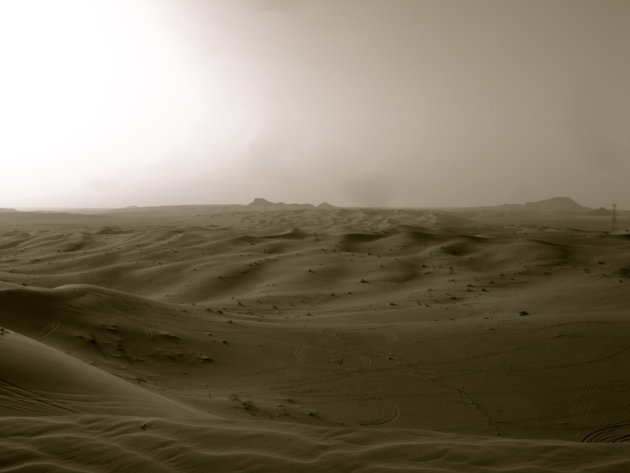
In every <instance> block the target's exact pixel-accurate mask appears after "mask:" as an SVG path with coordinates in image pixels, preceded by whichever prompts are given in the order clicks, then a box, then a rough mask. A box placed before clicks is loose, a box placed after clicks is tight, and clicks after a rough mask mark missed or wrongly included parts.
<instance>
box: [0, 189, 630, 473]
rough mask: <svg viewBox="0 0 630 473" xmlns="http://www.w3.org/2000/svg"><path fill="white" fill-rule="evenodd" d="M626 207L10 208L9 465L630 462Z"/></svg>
mask: <svg viewBox="0 0 630 473" xmlns="http://www.w3.org/2000/svg"><path fill="white" fill-rule="evenodd" d="M628 220H630V217H629V215H628V214H627V213H624V212H619V215H618V222H619V229H618V231H616V232H611V231H610V230H611V216H610V213H609V212H608V211H607V210H606V209H599V210H592V209H585V208H582V207H580V206H579V205H578V204H576V203H575V202H573V201H571V200H570V199H566V198H565V199H550V200H548V201H543V202H538V203H532V204H527V205H515V206H498V207H488V208H477V209H437V210H436V209H392V208H338V207H334V206H332V205H327V204H323V205H320V206H312V205H289V204H274V203H271V202H268V201H266V200H264V199H256V200H254V201H253V202H252V203H251V204H250V205H215V206H211V205H199V206H172V207H168V206H165V207H132V208H125V209H113V210H94V209H83V210H80V209H77V210H74V211H71V210H69V211H63V212H61V211H55V212H52V211H49V212H32V211H19V212H18V211H9V210H7V211H3V212H0V327H2V328H1V329H0V416H2V417H1V418H0V472H59V473H61V472H113V471H116V472H134V473H138V472H145V471H146V472H173V473H175V472H209V471H213V472H215V471H216V472H223V471H225V472H283V471H286V472H298V471H305V472H311V471H327V472H332V471H335V472H345V471H348V472H349V471H352V472H389V471H392V472H394V471H418V472H545V473H547V472H611V473H618V472H619V473H620V472H625V471H630V447H629V446H628V443H627V441H628V440H629V439H630V234H629V233H627V232H626V231H625V230H624V228H623V227H624V225H626V221H628Z"/></svg>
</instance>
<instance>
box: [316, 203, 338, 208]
mask: <svg viewBox="0 0 630 473" xmlns="http://www.w3.org/2000/svg"><path fill="white" fill-rule="evenodd" d="M317 208H318V209H320V210H331V209H336V208H337V207H335V206H334V205H331V204H329V203H328V202H322V203H321V204H319V205H318V206H317Z"/></svg>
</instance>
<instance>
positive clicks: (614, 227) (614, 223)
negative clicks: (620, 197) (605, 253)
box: [610, 204, 617, 233]
mask: <svg viewBox="0 0 630 473" xmlns="http://www.w3.org/2000/svg"><path fill="white" fill-rule="evenodd" d="M612 209H613V213H612V225H611V228H610V233H614V232H615V231H617V204H613V206H612Z"/></svg>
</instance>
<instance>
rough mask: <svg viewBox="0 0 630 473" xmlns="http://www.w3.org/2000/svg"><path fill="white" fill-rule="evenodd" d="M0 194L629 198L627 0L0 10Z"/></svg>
mask: <svg viewBox="0 0 630 473" xmlns="http://www.w3.org/2000/svg"><path fill="white" fill-rule="evenodd" d="M0 70H2V74H1V75H0V162H1V168H0V170H1V172H0V207H119V206H127V205H161V204H188V203H190V204H194V203H247V202H248V201H250V200H251V199H253V198H254V197H259V196H261V197H266V198H268V199H270V200H274V201H285V202H313V203H318V202H321V201H329V202H331V203H334V204H338V205H379V206H466V205H471V206H475V205H490V204H501V203H516V202H525V201H528V200H539V199H543V198H548V197H553V196H571V197H573V198H574V199H576V200H577V201H578V202H580V203H582V204H583V205H588V206H593V207H599V206H608V205H610V203H612V202H617V203H619V204H620V206H621V207H623V208H630V0H308V1H306V0H305V1H300V0H242V1H240V0H222V1H219V0H134V1H127V0H57V1H55V2H50V1H48V0H23V1H20V2H1V3H0Z"/></svg>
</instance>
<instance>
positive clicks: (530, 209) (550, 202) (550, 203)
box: [499, 197, 592, 214]
mask: <svg viewBox="0 0 630 473" xmlns="http://www.w3.org/2000/svg"><path fill="white" fill-rule="evenodd" d="M499 208H500V209H502V210H507V211H515V212H527V213H547V214H548V213H587V212H590V211H591V210H592V209H590V208H588V207H584V206H582V205H580V204H578V203H577V202H576V201H575V200H573V199H571V198H570V197H553V198H551V199H545V200H539V201H536V202H527V203H525V204H506V205H501V206H499Z"/></svg>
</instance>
